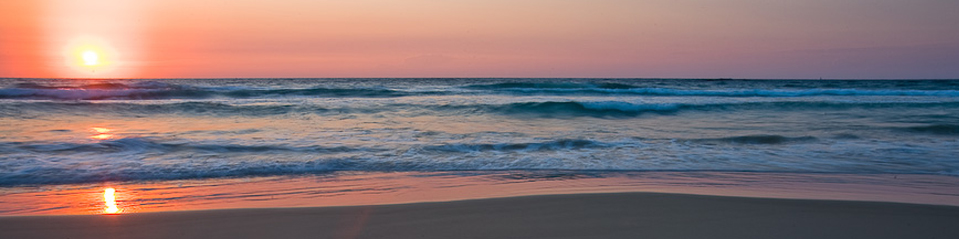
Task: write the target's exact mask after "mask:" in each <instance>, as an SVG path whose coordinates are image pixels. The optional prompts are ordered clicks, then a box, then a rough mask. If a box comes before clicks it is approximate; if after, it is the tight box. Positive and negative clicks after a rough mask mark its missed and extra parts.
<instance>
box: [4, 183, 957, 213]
mask: <svg viewBox="0 0 959 239" xmlns="http://www.w3.org/2000/svg"><path fill="white" fill-rule="evenodd" d="M107 188H112V189H115V203H116V206H117V207H118V208H119V210H120V211H121V213H144V212H162V211H185V210H209V209H231V208H285V207H330V206H369V205H392V204H408V203H422V202H448V201H462V200H473V199H491V198H507V197H516V196H535V195H563V194H590V193H629V192H646V193H676V194H690V195H714V196H734V197H737V196H738V197H755V198H783V199H809V200H845V201H865V202H893V203H909V204H927V205H948V206H959V178H957V177H948V176H930V175H882V174H877V175H828V174H787V173H722V172H698V173H679V172H662V173H648V172H647V173H614V174H603V175H595V174H576V173H569V172H546V173H536V174H530V173H522V172H517V173H510V172H496V173H485V174H472V175H464V174H448V173H346V174H341V175H324V176H299V177H283V176H280V177H259V178H233V179H208V180H178V181H165V182H139V183H138V182H131V183H117V184H84V185H63V186H50V187H33V188H27V187H24V188H6V189H4V190H3V191H0V215H7V216H16V215H89V214H103V213H104V212H105V211H104V207H105V202H104V196H105V195H104V192H105V190H106V189H107Z"/></svg>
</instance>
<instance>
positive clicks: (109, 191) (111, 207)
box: [103, 188, 121, 214]
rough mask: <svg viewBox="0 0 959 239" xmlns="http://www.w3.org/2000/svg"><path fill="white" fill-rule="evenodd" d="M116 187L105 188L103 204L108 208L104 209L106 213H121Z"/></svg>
mask: <svg viewBox="0 0 959 239" xmlns="http://www.w3.org/2000/svg"><path fill="white" fill-rule="evenodd" d="M116 191H117V190H116V189H113V188H106V189H104V190H103V204H104V205H105V206H106V208H104V209H103V213H104V214H117V213H120V212H121V211H120V209H119V208H117V200H116V196H115V195H114V194H115V193H116Z"/></svg>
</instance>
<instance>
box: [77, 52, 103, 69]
mask: <svg viewBox="0 0 959 239" xmlns="http://www.w3.org/2000/svg"><path fill="white" fill-rule="evenodd" d="M81 57H82V58H83V64H84V65H88V66H95V65H97V64H100V55H99V54H97V52H95V51H90V50H88V51H84V52H83V55H82V56H81Z"/></svg>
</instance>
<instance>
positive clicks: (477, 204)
mask: <svg viewBox="0 0 959 239" xmlns="http://www.w3.org/2000/svg"><path fill="white" fill-rule="evenodd" d="M955 225H959V207H952V206H933V205H918V204H898V203H878V202H854V201H822V200H790V199H765V198H745V197H720V196H700V195H683V194H659V193H611V194H572V195H547V196H525V197H511V198H495V199H480V200H465V201H453V202H438V203H416V204H403V205H381V206H351V207H314V208H265V209H230V210H205V211H179V212H160V213H139V214H123V215H78V216H12V217H0V238H959V227H956V226H955Z"/></svg>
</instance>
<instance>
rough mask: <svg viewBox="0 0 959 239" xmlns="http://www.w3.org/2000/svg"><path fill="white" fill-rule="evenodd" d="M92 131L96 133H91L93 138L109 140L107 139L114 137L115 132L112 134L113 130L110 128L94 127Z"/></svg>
mask: <svg viewBox="0 0 959 239" xmlns="http://www.w3.org/2000/svg"><path fill="white" fill-rule="evenodd" d="M90 131H92V132H93V133H95V134H94V135H91V136H90V138H91V139H96V140H107V139H110V138H113V134H110V131H111V130H110V129H108V128H103V127H93V128H91V129H90Z"/></svg>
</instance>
